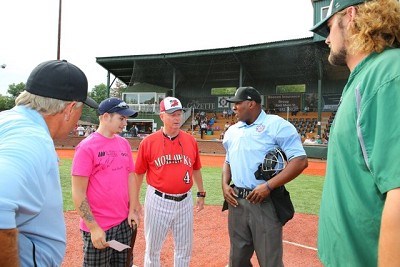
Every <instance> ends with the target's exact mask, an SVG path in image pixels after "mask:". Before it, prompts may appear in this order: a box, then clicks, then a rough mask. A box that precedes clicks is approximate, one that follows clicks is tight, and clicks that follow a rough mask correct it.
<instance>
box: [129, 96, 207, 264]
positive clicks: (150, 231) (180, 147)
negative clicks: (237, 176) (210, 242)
mask: <svg viewBox="0 0 400 267" xmlns="http://www.w3.org/2000/svg"><path fill="white" fill-rule="evenodd" d="M160 118H161V120H162V121H163V123H164V127H162V129H161V130H159V131H157V132H155V133H153V134H151V135H149V136H147V137H146V138H145V139H143V141H142V142H141V143H140V146H139V151H138V156H137V161H136V164H135V173H136V179H137V180H136V182H137V186H136V187H135V191H136V192H134V199H135V200H134V203H133V206H134V209H135V210H136V211H140V209H141V207H140V202H139V190H140V185H141V184H142V182H143V177H144V174H145V173H146V179H147V184H148V186H147V192H146V199H145V214H144V230H145V238H146V253H145V259H144V265H145V266H146V267H148V266H160V252H161V248H162V244H163V243H164V240H165V238H166V236H167V233H168V231H169V230H171V231H172V235H173V238H174V244H175V248H174V266H175V267H184V266H189V263H190V257H191V253H192V243H193V200H192V193H191V187H192V185H193V181H194V182H195V183H196V185H197V189H198V192H197V207H196V209H197V211H200V210H202V209H203V208H204V198H205V196H206V193H205V191H204V188H203V179H202V176H201V171H200V168H201V163H200V155H199V149H198V146H197V142H196V140H195V139H194V138H193V137H192V136H191V135H190V134H187V133H186V132H184V131H181V130H180V126H181V121H182V104H181V102H180V101H179V100H178V99H177V98H175V97H166V98H165V99H164V100H163V101H161V103H160Z"/></svg>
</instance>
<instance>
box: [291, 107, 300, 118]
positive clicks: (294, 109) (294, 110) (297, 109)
mask: <svg viewBox="0 0 400 267" xmlns="http://www.w3.org/2000/svg"><path fill="white" fill-rule="evenodd" d="M298 112H299V108H298V107H295V108H293V110H292V116H297V113H298Z"/></svg>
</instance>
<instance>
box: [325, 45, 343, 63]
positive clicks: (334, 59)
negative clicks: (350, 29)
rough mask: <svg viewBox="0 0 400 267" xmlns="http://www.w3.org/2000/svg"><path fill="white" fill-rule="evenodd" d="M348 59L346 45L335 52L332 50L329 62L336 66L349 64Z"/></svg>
mask: <svg viewBox="0 0 400 267" xmlns="http://www.w3.org/2000/svg"><path fill="white" fill-rule="evenodd" d="M346 59H347V50H346V48H345V47H342V48H340V50H339V51H338V52H333V51H332V50H331V52H330V54H329V57H328V61H329V63H331V64H332V65H335V66H347V62H346Z"/></svg>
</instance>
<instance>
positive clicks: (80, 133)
mask: <svg viewBox="0 0 400 267" xmlns="http://www.w3.org/2000/svg"><path fill="white" fill-rule="evenodd" d="M76 133H77V134H78V136H84V135H85V127H83V126H82V125H79V126H78V127H77V128H76Z"/></svg>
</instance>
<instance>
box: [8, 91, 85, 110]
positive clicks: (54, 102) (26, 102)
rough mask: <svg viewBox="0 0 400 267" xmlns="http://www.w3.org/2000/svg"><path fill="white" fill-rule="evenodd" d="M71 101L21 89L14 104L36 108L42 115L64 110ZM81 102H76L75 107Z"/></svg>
mask: <svg viewBox="0 0 400 267" xmlns="http://www.w3.org/2000/svg"><path fill="white" fill-rule="evenodd" d="M69 103H71V101H64V100H59V99H54V98H49V97H44V96H38V95H34V94H31V93H29V92H27V91H23V92H22V93H21V94H20V95H19V96H18V97H17V98H16V99H15V105H17V106H26V107H28V108H31V109H34V110H37V111H38V112H40V113H42V114H44V115H54V114H57V113H59V112H61V111H63V110H64V108H65V107H66V106H67V105H68V104H69ZM82 105H83V103H82V102H77V104H76V106H75V108H79V107H80V106H82Z"/></svg>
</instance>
